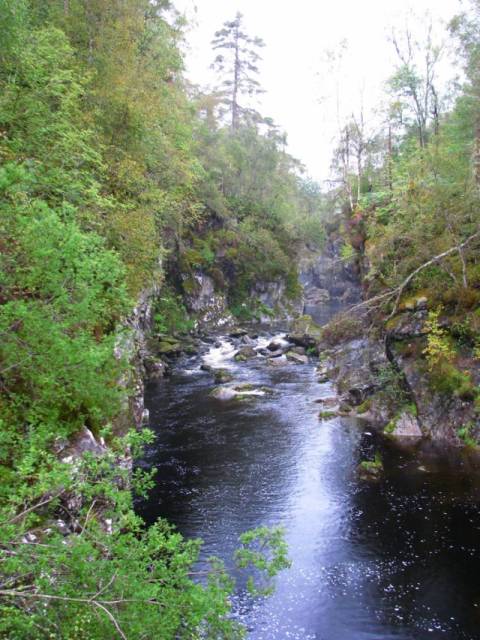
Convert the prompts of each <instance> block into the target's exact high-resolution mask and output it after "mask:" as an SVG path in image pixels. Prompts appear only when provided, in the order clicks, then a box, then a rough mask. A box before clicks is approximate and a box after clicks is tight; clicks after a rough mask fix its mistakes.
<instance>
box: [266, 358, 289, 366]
mask: <svg viewBox="0 0 480 640" xmlns="http://www.w3.org/2000/svg"><path fill="white" fill-rule="evenodd" d="M268 364H269V366H271V367H283V366H285V365H286V364H288V360H287V358H286V356H285V355H281V356H279V357H278V358H269V359H268Z"/></svg>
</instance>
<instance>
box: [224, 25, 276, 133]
mask: <svg viewBox="0 0 480 640" xmlns="http://www.w3.org/2000/svg"><path fill="white" fill-rule="evenodd" d="M242 20H243V16H242V14H241V13H237V15H236V16H235V19H234V20H231V21H227V22H225V23H224V25H223V27H222V29H220V30H219V31H217V32H216V33H215V35H214V39H213V41H212V47H213V49H215V50H220V51H221V53H219V54H218V55H217V57H216V58H215V60H214V62H213V65H212V67H213V69H215V70H216V71H217V72H218V74H219V75H222V76H223V80H222V83H221V90H222V92H223V94H224V96H225V97H224V99H223V100H224V103H225V104H226V105H227V107H228V110H229V112H230V116H231V128H232V131H237V130H238V127H239V124H240V118H241V116H242V115H243V116H245V115H254V116H255V115H256V114H255V112H254V111H252V109H249V108H247V107H245V106H241V105H240V100H241V97H242V96H249V97H251V96H255V95H258V94H259V93H262V91H263V90H262V89H261V87H260V83H259V82H258V80H257V79H256V76H257V75H258V62H259V60H260V55H259V53H258V49H259V48H261V47H263V46H265V45H264V42H263V40H261V38H258V37H253V38H252V37H250V36H248V35H247V34H246V33H245V31H244V30H243V25H242Z"/></svg>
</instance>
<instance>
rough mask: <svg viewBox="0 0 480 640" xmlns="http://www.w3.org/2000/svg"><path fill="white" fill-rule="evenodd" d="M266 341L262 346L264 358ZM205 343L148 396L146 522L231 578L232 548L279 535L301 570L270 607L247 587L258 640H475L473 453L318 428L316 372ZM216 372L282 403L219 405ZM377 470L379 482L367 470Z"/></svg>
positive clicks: (476, 487)
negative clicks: (198, 547)
mask: <svg viewBox="0 0 480 640" xmlns="http://www.w3.org/2000/svg"><path fill="white" fill-rule="evenodd" d="M268 339H269V338H268V336H267V337H264V338H262V337H260V340H263V343H262V344H266V342H267V341H268ZM217 345H219V346H217V347H216V346H214V345H205V346H204V349H203V353H202V354H200V355H199V356H194V357H191V358H188V359H187V358H185V359H184V360H181V361H179V362H178V363H177V365H176V367H175V369H174V372H173V375H172V376H171V377H170V378H168V379H165V380H162V381H159V382H157V383H155V384H152V385H150V386H149V388H148V391H147V397H146V401H147V406H148V407H149V409H150V414H151V427H152V429H154V431H156V433H157V439H156V442H155V444H154V445H153V446H151V447H150V448H149V449H148V451H147V452H146V455H145V459H144V460H143V462H142V464H143V465H145V466H147V467H148V466H156V467H158V469H159V473H158V482H157V484H156V487H155V489H154V490H153V491H152V493H151V495H150V497H149V499H148V501H146V502H144V503H142V504H140V505H138V510H139V512H140V513H141V514H142V515H143V516H144V518H145V519H146V520H147V521H148V522H152V521H153V520H155V519H156V518H157V517H160V516H161V517H165V518H167V519H168V520H169V521H170V522H172V523H173V524H174V525H175V526H176V527H177V528H178V529H179V531H180V532H181V533H182V534H184V535H185V536H187V537H199V538H202V539H203V541H204V550H203V554H204V557H208V556H210V555H212V554H213V555H217V556H219V557H220V558H222V559H224V560H225V561H226V563H227V565H228V566H230V565H229V559H230V558H231V555H232V552H233V550H234V548H235V546H236V542H237V539H238V536H239V535H240V533H241V532H243V531H245V530H246V529H249V528H252V527H256V526H259V525H263V524H267V525H277V524H280V525H282V526H283V527H284V529H285V534H286V540H287V542H288V545H289V556H290V559H291V560H292V567H291V569H289V570H287V571H285V572H283V573H281V574H280V575H279V577H278V578H277V580H276V585H277V586H276V591H275V593H274V595H273V596H272V597H270V598H268V599H261V600H260V601H258V602H256V603H253V602H252V601H251V600H250V598H249V597H247V596H246V595H245V593H244V591H243V590H242V588H241V587H239V590H238V593H237V595H236V598H235V603H234V609H235V613H236V615H238V616H239V617H240V618H241V619H242V621H243V622H244V624H245V625H246V626H247V628H248V638H250V639H251V640H284V639H290V640H293V639H301V640H309V639H312V640H313V639H316V640H367V639H368V640H387V639H390V638H392V639H393V638H395V639H396V640H423V639H424V638H425V639H427V638H430V639H435V638H446V639H452V640H453V639H455V640H457V639H458V640H460V639H463V640H475V639H478V638H480V512H479V509H478V506H479V501H480V469H479V464H478V459H477V458H476V457H475V456H473V455H471V454H468V453H467V452H464V451H459V450H448V449H444V448H442V447H440V446H435V445H433V444H432V443H428V442H423V443H421V444H418V445H416V446H415V447H409V448H407V447H403V448H402V447H398V446H395V445H394V444H393V443H392V442H390V441H389V440H388V439H385V438H383V437H382V436H380V435H378V434H376V433H375V432H374V431H373V430H371V429H370V428H369V425H368V424H365V423H363V424H362V423H361V422H359V421H356V420H354V419H348V418H333V419H330V420H323V421H322V420H319V417H318V415H319V410H320V405H319V404H317V403H316V402H315V401H316V400H318V399H319V398H325V397H328V396H332V395H334V393H335V391H334V389H333V387H332V386H331V384H330V383H326V384H319V383H318V381H317V376H316V375H315V363H314V362H312V363H310V364H304V365H295V364H289V365H287V366H284V367H278V368H276V367H271V366H268V365H267V364H266V362H265V359H264V358H261V357H258V358H254V359H252V360H249V361H247V362H243V363H236V362H234V360H233V359H232V356H233V353H234V347H233V345H231V344H230V343H229V342H228V339H225V338H223V339H221V341H220V343H217ZM202 362H207V363H209V364H211V365H212V366H215V367H222V368H227V369H229V370H230V371H231V373H232V374H233V375H234V377H235V381H236V382H249V383H253V384H255V385H265V386H267V387H269V388H271V389H272V390H273V395H265V396H262V397H255V398H252V399H251V400H248V401H239V400H232V401H229V402H222V401H220V400H217V399H215V398H212V397H211V396H210V395H209V392H210V391H211V389H212V388H213V386H214V383H213V379H212V375H211V374H210V373H207V372H205V371H202V370H201V369H200V364H201V363H202ZM376 451H379V452H380V453H381V455H382V457H383V461H384V466H385V473H384V475H383V477H382V478H381V479H380V480H378V481H375V482H365V481H361V480H360V479H359V478H358V475H357V471H356V470H357V466H358V464H359V463H360V461H361V460H363V459H372V458H373V455H374V453H375V452H376Z"/></svg>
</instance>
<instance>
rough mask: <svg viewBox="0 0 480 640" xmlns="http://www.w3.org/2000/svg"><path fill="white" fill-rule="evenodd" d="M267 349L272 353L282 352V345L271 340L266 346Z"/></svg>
mask: <svg viewBox="0 0 480 640" xmlns="http://www.w3.org/2000/svg"><path fill="white" fill-rule="evenodd" d="M267 349H268V350H269V351H272V352H275V351H283V345H282V344H281V343H280V342H275V340H272V342H270V344H268V345H267Z"/></svg>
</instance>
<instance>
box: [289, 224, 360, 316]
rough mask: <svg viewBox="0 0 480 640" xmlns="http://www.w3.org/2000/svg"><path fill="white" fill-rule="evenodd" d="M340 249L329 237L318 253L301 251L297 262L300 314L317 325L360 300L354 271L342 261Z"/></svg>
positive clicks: (357, 279)
mask: <svg viewBox="0 0 480 640" xmlns="http://www.w3.org/2000/svg"><path fill="white" fill-rule="evenodd" d="M343 245H344V242H343V240H342V239H340V238H337V237H335V236H331V237H330V238H329V239H328V241H327V242H326V244H325V246H324V248H323V250H322V251H321V252H313V251H310V250H308V249H305V251H304V252H303V255H302V259H301V261H300V283H301V285H302V287H303V291H304V311H303V312H304V313H305V314H308V315H310V316H312V318H313V319H314V320H315V322H317V323H318V324H324V323H325V322H327V321H328V320H329V319H330V317H331V316H332V315H333V314H335V313H337V312H339V311H342V310H343V309H345V308H347V307H348V306H349V305H352V304H355V303H357V302H360V299H361V290H360V279H359V274H358V270H357V268H356V267H355V265H354V264H353V262H349V261H347V260H344V259H342V247H343Z"/></svg>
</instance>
